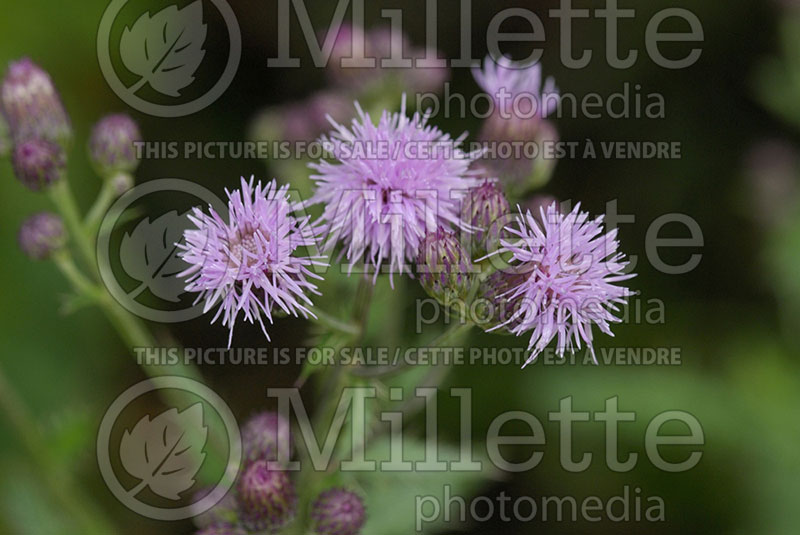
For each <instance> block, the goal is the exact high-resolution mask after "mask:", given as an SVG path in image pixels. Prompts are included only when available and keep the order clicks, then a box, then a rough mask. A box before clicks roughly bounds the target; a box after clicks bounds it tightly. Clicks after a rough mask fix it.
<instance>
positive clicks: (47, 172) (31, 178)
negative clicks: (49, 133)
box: [11, 139, 67, 191]
mask: <svg viewBox="0 0 800 535" xmlns="http://www.w3.org/2000/svg"><path fill="white" fill-rule="evenodd" d="M11 163H12V164H13V166H14V173H15V174H16V175H17V178H18V179H19V180H20V181H21V182H22V183H23V184H25V185H26V186H27V187H28V188H30V189H31V190H33V191H40V190H42V189H44V188H46V187H48V186H50V185H52V184H54V183H55V182H57V181H59V180H60V179H61V177H62V175H63V174H64V171H65V170H66V167H67V159H66V157H65V155H64V149H62V148H61V147H60V146H59V145H57V144H55V143H53V142H51V141H46V140H43V139H31V140H28V141H23V142H22V143H20V144H18V145H17V146H16V147H15V149H14V153H13V154H12V157H11Z"/></svg>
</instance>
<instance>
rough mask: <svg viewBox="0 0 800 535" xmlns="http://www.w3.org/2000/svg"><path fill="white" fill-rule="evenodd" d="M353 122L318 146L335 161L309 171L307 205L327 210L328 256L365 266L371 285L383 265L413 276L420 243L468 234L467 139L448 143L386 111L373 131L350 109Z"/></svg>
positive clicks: (420, 120)
mask: <svg viewBox="0 0 800 535" xmlns="http://www.w3.org/2000/svg"><path fill="white" fill-rule="evenodd" d="M356 109H357V111H358V118H356V119H354V120H353V122H352V124H351V127H350V128H347V127H346V126H343V125H341V124H338V123H336V122H333V121H332V123H333V125H334V127H335V130H334V131H333V132H332V133H331V134H330V136H328V137H324V138H323V142H324V143H326V144H327V145H328V148H329V149H330V151H331V153H332V155H333V161H327V160H322V161H321V162H319V163H315V164H311V167H312V168H313V169H315V170H316V171H317V173H316V174H314V175H312V176H311V178H312V179H313V180H314V181H316V184H317V189H316V192H315V194H314V196H313V197H312V199H311V202H312V203H322V204H324V206H325V209H324V211H323V215H322V220H323V222H324V223H323V226H324V228H325V231H324V232H325V234H327V235H328V236H329V238H328V240H327V242H326V244H325V245H326V249H332V248H333V247H334V246H335V245H336V243H338V242H341V243H342V244H343V246H344V247H343V251H342V254H343V255H345V256H346V257H347V260H348V261H349V263H350V269H351V270H352V268H353V266H354V265H355V264H356V263H361V262H363V263H364V264H365V265H366V267H367V269H368V270H374V274H375V277H377V275H378V273H379V272H380V271H381V268H382V267H385V264H388V267H389V272H390V281H392V282H393V279H392V276H393V275H394V274H395V273H403V272H409V273H410V271H411V263H412V262H413V260H414V259H415V258H416V256H417V252H418V251H419V246H420V244H421V242H422V239H423V238H424V237H425V235H426V234H427V233H428V232H433V231H435V230H436V228H438V227H444V228H450V227H456V228H464V229H468V228H469V226H468V224H467V223H465V222H464V221H462V220H461V218H460V206H461V202H460V199H458V198H457V197H458V196H459V195H461V196H463V194H464V193H466V190H468V189H469V188H471V187H473V186H475V185H476V184H477V182H478V181H477V179H476V178H475V177H474V174H475V173H474V172H473V171H470V170H469V166H470V164H471V162H472V161H473V160H474V159H475V158H476V157H477V156H478V154H477V153H465V152H463V150H462V148H461V147H462V143H463V140H464V137H465V136H462V137H460V138H458V139H452V138H450V136H448V135H447V134H444V133H442V131H441V130H439V129H438V128H436V127H434V126H430V125H428V117H427V116H426V115H420V114H419V113H417V114H415V115H414V116H413V117H411V118H409V117H407V116H406V101H405V97H404V98H403V103H402V106H401V111H400V113H390V112H388V111H384V112H383V114H382V115H381V118H380V120H379V121H378V123H377V124H374V123H373V122H372V119H371V117H370V115H369V114H368V113H366V112H364V111H363V110H362V109H361V107H360V106H359V105H358V103H356Z"/></svg>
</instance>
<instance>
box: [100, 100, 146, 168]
mask: <svg viewBox="0 0 800 535" xmlns="http://www.w3.org/2000/svg"><path fill="white" fill-rule="evenodd" d="M141 140H142V135H141V133H140V132H139V126H138V125H137V124H136V122H135V121H134V120H133V119H131V118H130V117H129V116H127V115H125V114H124V113H119V114H114V115H108V116H106V117H103V118H102V119H100V121H98V122H97V124H96V125H95V126H94V129H93V130H92V136H91V138H89V156H90V158H91V160H92V163H93V164H94V166H95V167H96V168H97V170H98V172H99V173H100V174H101V175H102V176H104V177H112V176H114V175H115V174H117V173H132V172H133V171H134V170H136V168H137V167H138V166H139V160H137V159H136V143H137V142H140V141H141Z"/></svg>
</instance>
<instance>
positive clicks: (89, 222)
mask: <svg viewBox="0 0 800 535" xmlns="http://www.w3.org/2000/svg"><path fill="white" fill-rule="evenodd" d="M116 196H117V192H116V190H115V188H114V182H113V180H112V177H108V178H106V179H104V180H103V187H102V188H101V189H100V194H99V195H98V196H97V199H96V200H95V201H94V204H93V205H92V207H91V208H90V209H89V213H88V214H86V218H85V219H84V227H85V228H86V229H87V230H88V231H89V232H90V233H91V234H93V233H94V232H95V231H96V229H97V227H98V225H99V224H100V220H101V219H102V218H103V216H104V215H105V214H106V212H107V211H108V208H109V206H111V203H112V202H114V199H115V198H116Z"/></svg>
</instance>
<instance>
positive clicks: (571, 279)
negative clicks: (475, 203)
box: [495, 203, 635, 365]
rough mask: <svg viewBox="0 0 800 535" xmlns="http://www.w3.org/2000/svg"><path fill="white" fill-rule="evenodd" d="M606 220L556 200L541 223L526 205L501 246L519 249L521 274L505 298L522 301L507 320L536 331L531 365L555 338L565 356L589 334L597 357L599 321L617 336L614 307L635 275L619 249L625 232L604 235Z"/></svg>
mask: <svg viewBox="0 0 800 535" xmlns="http://www.w3.org/2000/svg"><path fill="white" fill-rule="evenodd" d="M602 220H603V218H602V216H600V217H597V218H595V219H592V220H590V219H589V214H588V213H587V212H581V211H580V204H578V205H577V206H576V207H575V209H574V210H572V212H570V213H569V214H567V215H563V214H561V213H560V212H559V210H558V208H557V205H556V204H555V203H553V204H551V205H550V206H549V207H548V208H547V211H545V210H542V212H541V223H540V222H539V221H537V220H536V219H535V218H534V217H533V216H532V215H531V213H530V212H527V213H525V214H524V215H523V214H522V213H521V212H520V215H519V216H518V217H517V220H516V224H517V226H516V227H514V226H513V225H512V226H509V227H507V231H508V232H509V233H511V235H512V238H510V239H508V240H502V242H501V243H502V247H501V248H500V250H499V251H498V252H499V253H500V254H503V253H510V254H511V260H510V263H511V265H512V272H513V273H514V274H516V275H517V277H516V278H515V279H514V284H511V285H509V286H510V289H508V290H506V291H505V292H503V294H501V296H500V297H501V298H503V299H506V300H507V301H510V302H513V303H515V304H516V306H515V312H514V313H513V314H512V315H511V316H510V317H509V318H508V319H506V320H505V321H504V322H503V324H502V325H503V326H506V327H507V328H508V329H509V330H510V331H511V332H512V333H513V334H515V335H518V336H519V335H521V334H522V333H524V332H527V331H532V333H531V338H530V341H529V343H528V350H529V351H531V355H530V357H529V358H528V360H527V361H526V362H525V365H527V364H530V363H531V362H533V361H534V360H535V359H536V357H537V356H538V355H539V353H541V352H542V351H543V350H544V349H545V347H547V345H548V344H549V343H550V341H551V340H553V339H554V338H555V339H556V354H557V355H559V356H562V357H563V356H564V353H565V351H569V352H571V353H574V352H575V351H576V349H580V348H581V341H583V342H584V343H585V344H586V346H587V348H588V349H589V351H590V352H591V355H592V358H595V353H594V346H593V345H592V325H593V324H594V325H597V327H598V328H599V329H600V331H602V332H604V333H606V334H608V335H610V336H613V333H612V332H611V328H610V324H611V323H616V322H619V321H620V318H618V317H617V316H615V315H614V313H615V312H617V311H619V307H620V305H623V304H624V303H625V302H626V301H627V298H628V296H629V295H630V291H629V290H628V289H627V288H625V287H623V286H618V285H617V284H616V283H618V282H621V281H624V280H627V279H630V278H632V277H634V276H635V275H634V274H626V273H623V271H624V269H625V268H626V266H627V265H628V262H627V261H625V260H624V254H623V253H621V252H618V251H617V249H618V248H619V242H618V241H617V239H616V236H617V231H616V229H614V230H611V231H610V232H607V233H605V234H604V233H603V226H602ZM520 275H522V276H520ZM495 328H498V327H495ZM595 362H596V359H595Z"/></svg>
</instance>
